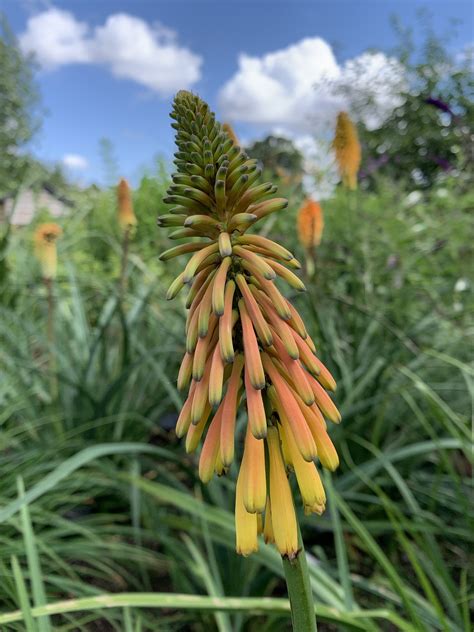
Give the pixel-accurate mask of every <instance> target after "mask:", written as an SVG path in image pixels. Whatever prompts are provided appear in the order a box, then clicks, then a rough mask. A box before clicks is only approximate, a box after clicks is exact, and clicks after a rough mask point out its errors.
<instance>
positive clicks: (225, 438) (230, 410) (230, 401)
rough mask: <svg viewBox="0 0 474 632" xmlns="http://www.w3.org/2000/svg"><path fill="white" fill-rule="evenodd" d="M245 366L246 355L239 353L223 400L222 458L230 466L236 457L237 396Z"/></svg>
mask: <svg viewBox="0 0 474 632" xmlns="http://www.w3.org/2000/svg"><path fill="white" fill-rule="evenodd" d="M243 367H244V356H243V355H242V354H239V355H237V356H236V357H235V359H234V366H233V367H232V373H231V374H230V378H229V381H228V385H227V393H226V394H225V397H224V399H223V400H222V404H221V406H222V428H221V448H220V449H221V459H222V463H223V464H224V465H225V466H229V465H230V464H231V463H232V461H233V459H234V435H235V419H236V417H237V404H238V402H237V398H238V393H239V387H240V382H241V380H240V374H241V373H242V369H243Z"/></svg>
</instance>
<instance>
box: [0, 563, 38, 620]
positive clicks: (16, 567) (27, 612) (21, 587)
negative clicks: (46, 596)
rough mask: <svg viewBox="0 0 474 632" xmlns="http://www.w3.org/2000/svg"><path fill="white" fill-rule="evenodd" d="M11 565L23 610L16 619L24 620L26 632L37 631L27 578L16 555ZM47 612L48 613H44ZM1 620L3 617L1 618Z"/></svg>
mask: <svg viewBox="0 0 474 632" xmlns="http://www.w3.org/2000/svg"><path fill="white" fill-rule="evenodd" d="M11 566H12V571H13V577H14V579H15V586H16V591H17V594H18V602H19V604H20V608H21V610H20V611H19V613H18V614H19V615H20V618H19V619H18V618H16V619H14V620H15V621H23V622H24V623H25V628H26V632H37V628H36V625H35V622H34V619H33V616H34V615H33V612H32V609H31V606H30V600H29V599H28V592H27V590H26V584H25V580H24V578H23V573H22V572H21V568H20V564H19V563H18V559H17V558H16V556H15V555H12V557H11ZM40 607H41V608H47V606H40ZM42 614H46V613H42ZM0 622H1V619H0Z"/></svg>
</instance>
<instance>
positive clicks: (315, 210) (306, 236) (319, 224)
mask: <svg viewBox="0 0 474 632" xmlns="http://www.w3.org/2000/svg"><path fill="white" fill-rule="evenodd" d="M297 224H298V238H299V240H300V244H301V245H302V246H303V247H304V248H306V249H308V250H310V249H312V248H314V247H315V246H319V244H320V243H321V237H322V234H323V228H324V218H323V209H322V208H321V206H320V204H318V202H315V201H314V200H312V199H311V198H306V200H304V202H303V204H302V205H301V207H300V210H299V211H298V219H297Z"/></svg>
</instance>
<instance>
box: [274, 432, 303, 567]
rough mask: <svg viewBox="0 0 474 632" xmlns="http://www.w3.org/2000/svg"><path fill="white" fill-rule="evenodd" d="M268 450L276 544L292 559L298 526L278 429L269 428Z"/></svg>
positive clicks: (296, 550) (295, 546)
mask: <svg viewBox="0 0 474 632" xmlns="http://www.w3.org/2000/svg"><path fill="white" fill-rule="evenodd" d="M267 442H268V452H269V457H270V468H269V469H270V502H271V505H272V527H273V535H274V538H275V544H276V547H277V549H278V550H279V552H280V554H281V555H285V556H287V557H289V558H290V559H292V558H294V557H295V555H296V553H297V552H298V528H297V524H296V515H295V508H294V505H293V498H292V495H291V489H290V485H289V483H288V479H287V477H286V472H285V466H284V464H283V458H282V455H281V450H280V438H279V436H278V430H277V429H276V428H275V427H274V426H270V427H269V428H268V436H267Z"/></svg>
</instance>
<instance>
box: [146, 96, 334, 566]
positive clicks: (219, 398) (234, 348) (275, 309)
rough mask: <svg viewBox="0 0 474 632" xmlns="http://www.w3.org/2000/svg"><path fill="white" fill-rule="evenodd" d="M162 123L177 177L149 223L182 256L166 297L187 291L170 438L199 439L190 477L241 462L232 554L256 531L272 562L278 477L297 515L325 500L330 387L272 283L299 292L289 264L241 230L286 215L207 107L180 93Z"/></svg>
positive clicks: (289, 521) (278, 249)
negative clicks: (241, 422)
mask: <svg viewBox="0 0 474 632" xmlns="http://www.w3.org/2000/svg"><path fill="white" fill-rule="evenodd" d="M171 117H172V118H173V119H174V120H175V122H174V123H173V124H172V125H173V127H174V128H175V129H176V130H177V132H176V143H177V145H178V150H177V152H176V154H175V161H174V162H175V164H176V167H177V172H176V173H175V174H174V175H173V184H172V186H171V187H170V189H169V195H168V197H167V198H165V202H167V203H168V204H170V205H172V208H171V209H170V210H169V212H168V213H167V214H165V215H162V216H161V217H159V219H158V223H159V225H160V226H165V227H171V228H173V232H172V233H171V234H170V238H171V239H179V240H183V239H185V240H187V241H184V242H180V243H179V245H177V246H175V247H173V248H171V249H169V250H167V251H166V252H164V253H163V254H162V255H161V257H160V258H161V260H162V261H168V260H169V259H172V258H173V257H176V256H179V255H187V254H189V255H191V256H190V258H189V260H188V262H187V264H186V265H185V267H184V269H183V271H182V272H181V274H179V276H178V277H177V278H176V279H175V280H174V281H173V283H172V284H171V286H170V288H169V290H168V294H167V298H168V299H172V298H174V297H175V296H176V295H177V294H178V293H179V292H180V291H181V290H182V289H183V288H184V287H187V288H188V294H187V298H186V307H187V309H188V316H187V322H186V353H185V354H184V357H183V361H182V363H181V368H180V370H179V375H178V387H179V388H180V389H188V397H187V399H186V402H185V404H184V406H183V408H182V410H181V413H180V415H179V418H178V421H177V425H176V433H177V434H178V436H180V437H182V436H186V450H187V451H188V452H193V451H194V450H196V449H197V448H198V446H199V444H200V443H201V439H202V438H203V437H204V440H203V441H202V449H201V454H200V458H199V475H200V477H201V479H202V480H203V481H204V482H207V481H209V480H210V479H211V478H212V476H213V475H214V474H218V475H221V474H225V473H226V471H227V470H228V468H229V467H230V466H231V464H232V463H233V461H234V460H235V458H236V455H237V456H240V453H241V452H242V457H241V461H240V469H239V474H238V480H237V490H236V504H235V518H236V534H237V536H236V537H237V542H236V545H237V551H238V552H239V553H241V554H243V555H248V554H250V553H252V552H253V551H255V550H257V547H258V538H257V536H258V534H259V533H263V534H264V537H265V540H266V541H267V542H274V543H275V545H276V546H277V548H278V550H279V551H280V553H281V554H282V555H286V556H288V557H289V558H292V557H294V556H295V555H296V553H297V551H298V537H297V523H296V514H295V508H294V504H293V496H292V492H291V486H290V482H289V479H288V474H289V472H294V473H295V477H296V481H297V484H298V487H299V489H300V494H301V497H302V501H303V506H304V509H305V511H306V512H308V513H310V512H316V513H321V512H322V511H323V510H324V505H325V494H324V489H323V486H322V484H321V480H320V478H319V474H318V471H317V468H316V465H315V462H316V461H319V462H320V463H321V465H322V466H323V467H326V468H328V469H330V470H334V469H335V468H336V467H337V466H338V457H337V453H336V450H335V448H334V446H333V444H332V442H331V439H330V438H329V435H328V433H327V429H326V422H325V418H326V419H329V420H331V421H334V422H336V423H338V422H339V421H340V415H339V412H338V410H337V408H336V407H335V405H334V403H333V401H332V399H331V398H330V397H329V395H328V394H327V392H326V390H334V389H335V387H336V384H335V382H334V379H333V378H332V376H331V375H330V373H329V371H328V370H327V369H326V367H325V366H324V365H323V364H322V363H321V361H320V360H319V359H318V358H317V356H316V350H315V347H314V344H313V341H312V340H311V338H310V337H309V335H308V332H307V331H306V328H305V326H304V323H303V321H302V319H301V317H300V315H299V314H298V312H297V311H296V309H295V308H294V307H293V306H292V305H291V303H290V302H289V301H288V300H287V299H286V298H285V297H284V296H283V294H281V293H280V290H279V288H278V287H277V284H276V283H275V281H276V279H277V278H278V279H281V280H282V281H286V282H287V283H288V284H289V285H290V286H291V287H292V288H294V289H296V290H299V291H301V290H304V289H305V288H304V285H303V283H302V282H301V280H300V279H299V278H298V277H297V276H296V275H295V273H294V272H293V270H295V269H298V268H299V267H300V265H299V263H298V261H297V260H296V259H295V258H294V257H293V255H292V254H291V253H290V252H289V251H288V250H286V248H284V247H283V246H281V245H279V244H276V243H275V242H273V241H271V240H270V239H267V238H266V237H262V236H259V235H257V234H255V233H250V232H249V229H251V228H253V226H254V225H255V224H256V222H257V221H258V220H260V219H262V218H264V217H267V216H268V215H269V214H270V213H274V212H276V211H279V210H281V209H284V208H286V206H287V201H286V200H285V199H283V198H276V197H273V195H274V193H275V192H276V187H274V186H273V185H272V183H270V182H265V183H263V184H261V183H259V178H260V169H259V168H258V166H257V163H256V161H255V160H252V159H250V158H249V157H248V156H247V155H246V154H245V153H244V152H243V151H242V150H241V149H240V147H238V146H237V145H236V144H235V143H234V141H233V140H232V138H230V137H229V135H228V134H227V133H226V132H225V131H223V128H222V126H221V125H220V124H219V123H218V122H217V121H216V120H215V117H214V114H213V113H212V112H211V111H210V109H209V107H208V106H207V104H206V103H204V102H203V101H201V99H199V98H198V97H197V96H195V95H192V94H190V93H189V92H184V91H183V92H179V93H178V94H177V95H176V98H175V100H174V107H173V111H172V113H171ZM241 404H242V405H245V409H246V413H247V426H246V432H245V439H244V442H243V451H242V450H241V448H240V444H237V445H236V438H235V428H236V418H237V411H238V409H239V406H240V405H241Z"/></svg>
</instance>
